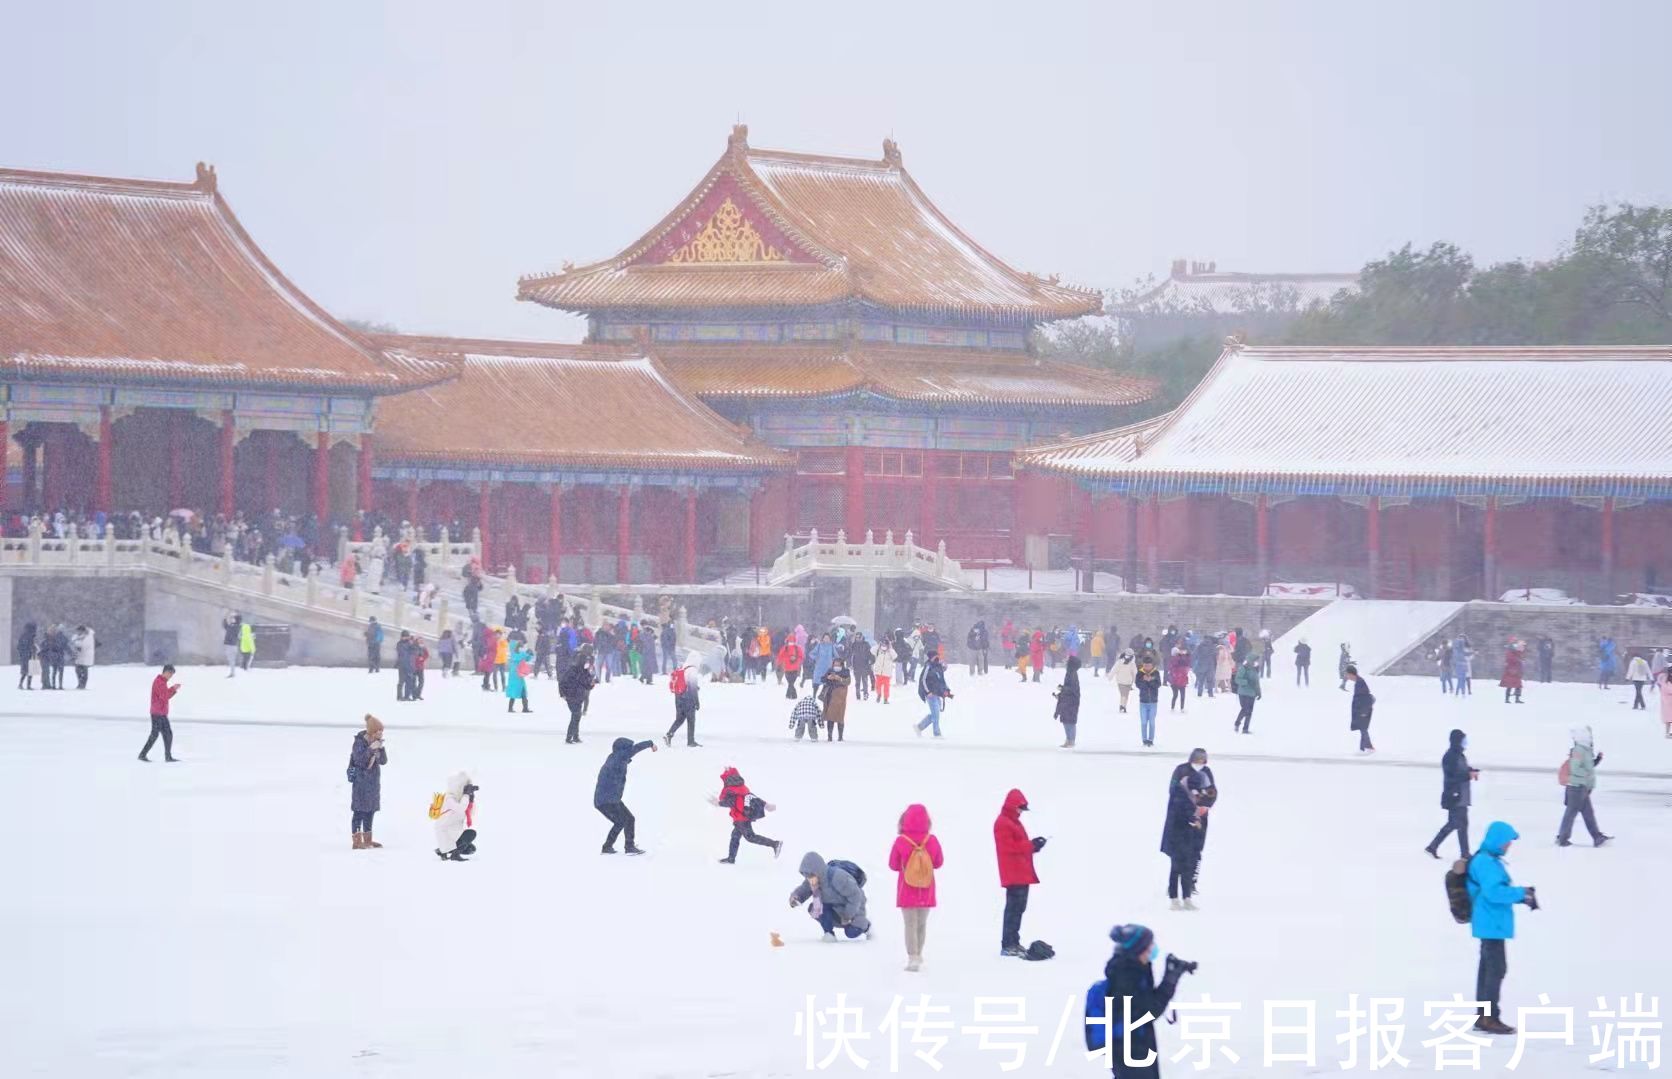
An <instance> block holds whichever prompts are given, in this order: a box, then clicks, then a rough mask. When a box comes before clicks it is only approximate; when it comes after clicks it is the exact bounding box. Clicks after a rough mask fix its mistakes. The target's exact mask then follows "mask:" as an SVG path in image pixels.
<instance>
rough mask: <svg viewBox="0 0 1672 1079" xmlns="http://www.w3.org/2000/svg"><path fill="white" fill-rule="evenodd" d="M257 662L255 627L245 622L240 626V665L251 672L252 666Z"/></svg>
mask: <svg viewBox="0 0 1672 1079" xmlns="http://www.w3.org/2000/svg"><path fill="white" fill-rule="evenodd" d="M254 662H255V625H254V624H253V623H251V622H244V623H241V624H240V625H239V626H238V665H239V667H240V668H242V669H243V670H246V671H247V670H249V669H250V664H251V663H254Z"/></svg>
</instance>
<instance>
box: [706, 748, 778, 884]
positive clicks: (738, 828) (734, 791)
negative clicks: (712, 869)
mask: <svg viewBox="0 0 1672 1079" xmlns="http://www.w3.org/2000/svg"><path fill="white" fill-rule="evenodd" d="M714 804H715V805H717V806H719V807H720V808H721V809H726V810H730V811H731V826H732V832H731V849H730V850H728V851H727V852H726V856H725V857H724V858H721V859H720V861H721V863H722V864H724V865H732V864H733V863H735V862H736V861H737V847H738V844H739V843H741V842H742V841H743V840H745V839H746V840H748V841H749V842H751V843H753V844H755V845H756V846H758V847H771V848H772V856H773V857H774V858H776V857H778V855H779V854H780V853H782V852H783V849H784V844H783V843H782V842H780V841H779V840H776V839H768V838H767V837H766V836H764V835H756V834H755V822H754V821H753V820H752V819H750V817H749V785H748V784H747V783H744V782H743V774H742V773H741V772H739V771H738V770H737V769H736V768H727V769H726V770H725V771H724V772H721V773H720V797H718V798H716V799H714ZM761 805H762V808H764V809H765V810H766V811H767V812H768V813H770V812H772V811H773V810H774V809H777V808H778V807H777V806H775V805H773V804H772V803H771V802H763V803H761Z"/></svg>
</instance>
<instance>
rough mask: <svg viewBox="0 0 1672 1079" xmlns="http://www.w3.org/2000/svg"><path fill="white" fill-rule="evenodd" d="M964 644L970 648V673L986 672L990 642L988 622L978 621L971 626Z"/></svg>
mask: <svg viewBox="0 0 1672 1079" xmlns="http://www.w3.org/2000/svg"><path fill="white" fill-rule="evenodd" d="M964 644H965V645H966V646H967V647H968V648H969V650H970V674H972V675H974V674H986V673H987V648H988V645H989V644H990V642H989V641H988V639H987V623H986V622H977V623H976V624H975V625H973V626H971V627H970V632H969V636H968V637H967V638H966V639H965V641H964Z"/></svg>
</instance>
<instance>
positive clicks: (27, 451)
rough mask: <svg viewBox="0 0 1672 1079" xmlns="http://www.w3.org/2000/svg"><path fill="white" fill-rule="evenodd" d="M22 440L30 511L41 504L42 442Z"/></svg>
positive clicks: (25, 497)
mask: <svg viewBox="0 0 1672 1079" xmlns="http://www.w3.org/2000/svg"><path fill="white" fill-rule="evenodd" d="M20 441H22V442H23V509H24V510H25V511H28V510H31V509H33V508H35V507H36V506H37V505H39V504H40V503H39V502H38V501H37V500H36V495H35V491H36V489H37V487H38V484H37V482H36V475H37V473H38V471H39V470H38V469H37V468H36V467H35V462H36V461H37V460H39V458H40V443H39V442H36V441H34V440H33V439H27V438H26V439H22V440H20ZM170 508H171V509H172V508H173V507H170Z"/></svg>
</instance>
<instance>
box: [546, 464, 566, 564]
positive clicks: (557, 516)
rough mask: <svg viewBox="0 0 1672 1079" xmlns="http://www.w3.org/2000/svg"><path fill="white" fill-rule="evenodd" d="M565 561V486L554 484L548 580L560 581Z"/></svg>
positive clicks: (547, 540) (547, 544) (549, 537)
mask: <svg viewBox="0 0 1672 1079" xmlns="http://www.w3.org/2000/svg"><path fill="white" fill-rule="evenodd" d="M562 561H563V485H562V484H561V483H554V484H552V491H551V525H550V527H549V529H548V530H547V532H546V579H547V580H549V581H560V580H562V579H563V578H561V577H559V576H558V571H559V570H560V569H561V568H562Z"/></svg>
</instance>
